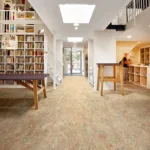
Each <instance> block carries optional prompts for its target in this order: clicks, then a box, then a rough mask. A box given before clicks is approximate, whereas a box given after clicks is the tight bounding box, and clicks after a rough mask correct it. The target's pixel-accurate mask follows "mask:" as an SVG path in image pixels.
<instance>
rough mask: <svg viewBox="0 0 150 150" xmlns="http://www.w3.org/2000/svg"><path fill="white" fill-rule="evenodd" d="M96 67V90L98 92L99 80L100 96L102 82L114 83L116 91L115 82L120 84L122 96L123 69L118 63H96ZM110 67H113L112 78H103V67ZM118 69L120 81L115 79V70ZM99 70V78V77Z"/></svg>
mask: <svg viewBox="0 0 150 150" xmlns="http://www.w3.org/2000/svg"><path fill="white" fill-rule="evenodd" d="M97 66H98V75H97V90H99V83H100V80H101V90H100V93H101V96H103V83H104V82H114V90H116V82H120V84H121V94H122V95H124V87H123V67H122V65H121V64H119V63H97ZM105 66H112V67H113V76H104V67H105ZM117 67H119V75H120V81H117V78H116V68H117ZM100 70H101V76H100Z"/></svg>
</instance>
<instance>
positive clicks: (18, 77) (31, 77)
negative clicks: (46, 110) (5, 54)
mask: <svg viewBox="0 0 150 150" xmlns="http://www.w3.org/2000/svg"><path fill="white" fill-rule="evenodd" d="M48 76H49V74H0V80H13V81H15V82H16V83H17V84H19V85H22V86H24V87H26V88H28V89H29V90H31V91H32V92H33V94H34V106H35V109H38V95H39V94H40V93H41V92H43V94H44V98H46V97H47V96H46V87H45V78H46V77H48ZM38 81H42V85H41V86H40V85H38Z"/></svg>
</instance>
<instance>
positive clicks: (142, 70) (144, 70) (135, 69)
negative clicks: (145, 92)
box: [129, 65, 150, 89]
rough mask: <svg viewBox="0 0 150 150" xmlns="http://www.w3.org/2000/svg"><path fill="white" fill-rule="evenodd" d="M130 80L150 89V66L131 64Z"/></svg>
mask: <svg viewBox="0 0 150 150" xmlns="http://www.w3.org/2000/svg"><path fill="white" fill-rule="evenodd" d="M129 81H130V82H131V83H134V84H136V85H139V86H142V87H145V88H147V89H150V66H139V65H130V66H129Z"/></svg>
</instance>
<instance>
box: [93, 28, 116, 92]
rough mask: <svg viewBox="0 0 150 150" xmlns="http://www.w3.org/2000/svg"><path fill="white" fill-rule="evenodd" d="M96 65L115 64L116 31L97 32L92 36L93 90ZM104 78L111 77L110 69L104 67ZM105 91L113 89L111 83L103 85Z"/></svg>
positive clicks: (95, 80)
mask: <svg viewBox="0 0 150 150" xmlns="http://www.w3.org/2000/svg"><path fill="white" fill-rule="evenodd" d="M97 63H116V31H115V30H106V31H98V32H95V34H94V89H96V84H97V65H96V64H97ZM104 73H105V76H112V75H113V69H112V67H105V72H104ZM104 89H105V90H110V89H113V83H112V82H110V83H108V82H107V83H106V82H105V84H104Z"/></svg>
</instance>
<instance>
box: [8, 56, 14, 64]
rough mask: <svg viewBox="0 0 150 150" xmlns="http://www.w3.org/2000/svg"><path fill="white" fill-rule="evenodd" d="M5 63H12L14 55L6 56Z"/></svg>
mask: <svg viewBox="0 0 150 150" xmlns="http://www.w3.org/2000/svg"><path fill="white" fill-rule="evenodd" d="M6 62H7V63H13V62H14V57H8V58H6Z"/></svg>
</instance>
